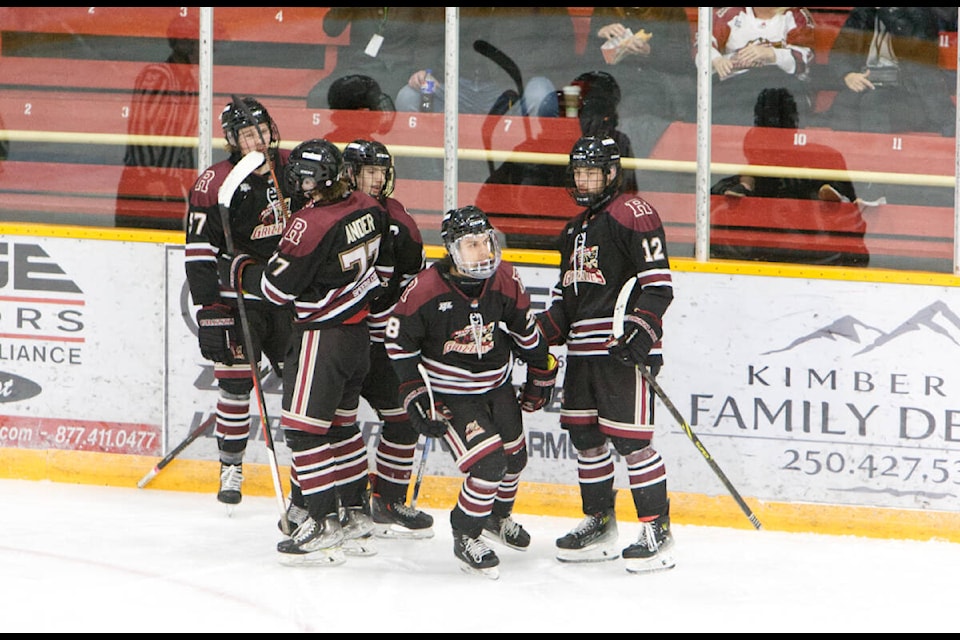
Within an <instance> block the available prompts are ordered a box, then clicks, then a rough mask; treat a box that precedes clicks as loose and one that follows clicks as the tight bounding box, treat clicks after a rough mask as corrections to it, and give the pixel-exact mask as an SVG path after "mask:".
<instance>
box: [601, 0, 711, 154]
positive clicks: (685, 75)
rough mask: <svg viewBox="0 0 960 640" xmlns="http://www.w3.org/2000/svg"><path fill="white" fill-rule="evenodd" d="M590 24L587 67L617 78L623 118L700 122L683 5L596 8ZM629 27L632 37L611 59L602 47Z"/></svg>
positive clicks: (695, 82)
mask: <svg viewBox="0 0 960 640" xmlns="http://www.w3.org/2000/svg"><path fill="white" fill-rule="evenodd" d="M590 24H591V31H593V33H594V34H595V35H596V38H591V40H590V42H589V43H588V44H587V50H586V52H585V53H584V60H585V64H586V67H587V68H588V69H602V70H604V71H606V72H608V73H610V74H611V75H612V76H613V77H614V78H616V80H617V82H618V83H619V85H620V87H621V88H622V89H623V116H624V118H626V117H630V116H629V115H628V114H630V115H632V114H644V115H646V116H649V117H654V118H661V119H663V120H666V121H674V120H682V121H684V122H695V121H696V109H697V77H696V66H695V64H694V58H693V44H692V43H693V37H692V32H691V29H690V22H689V21H688V20H687V12H686V10H685V9H684V8H683V7H594V9H593V16H592V18H591V21H590ZM627 30H629V31H630V32H631V33H633V34H634V36H633V37H632V38H628V39H626V40H625V41H624V42H623V43H622V44H621V45H620V47H619V56H616V55H615V56H612V59H614V60H616V61H615V62H610V61H609V60H608V59H607V58H606V57H605V56H604V54H603V51H602V50H601V47H602V46H603V45H605V44H607V43H610V44H613V42H614V41H616V40H617V39H619V38H622V37H623V36H624V35H625V34H626V33H627ZM648 34H649V39H647V38H646V36H647V35H648ZM638 36H639V37H638ZM617 58H619V59H617ZM584 135H586V134H584ZM622 151H623V149H621V152H622Z"/></svg>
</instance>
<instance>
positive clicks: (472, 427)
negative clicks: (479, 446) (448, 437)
mask: <svg viewBox="0 0 960 640" xmlns="http://www.w3.org/2000/svg"><path fill="white" fill-rule="evenodd" d="M463 430H464V440H465V441H467V442H470V441H471V440H473V439H474V438H476V437H477V436H482V435H483V433H484V432H483V427H481V426H480V423H478V422H477V421H476V420H471V421H470V422H469V423H467V426H466V427H464V428H463Z"/></svg>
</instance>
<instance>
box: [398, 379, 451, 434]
mask: <svg viewBox="0 0 960 640" xmlns="http://www.w3.org/2000/svg"><path fill="white" fill-rule="evenodd" d="M400 397H401V398H403V407H404V409H406V411H407V415H409V416H410V424H411V425H413V428H414V429H415V430H416V432H417V433H419V434H421V435H423V436H426V437H427V438H442V437H443V436H444V435H445V434H446V433H447V429H448V428H449V427H450V419H451V418H453V413H452V412H451V411H450V409H449V408H448V407H447V405H445V404H443V403H442V402H440V401H437V402H436V404H435V405H434V407H433V411H435V412H436V413H433V412H431V407H430V394H428V393H427V387H426V386H425V385H424V384H423V382H421V381H419V380H418V381H414V382H408V383H404V384H402V385H400ZM434 415H436V416H437V419H434V418H433V416H434Z"/></svg>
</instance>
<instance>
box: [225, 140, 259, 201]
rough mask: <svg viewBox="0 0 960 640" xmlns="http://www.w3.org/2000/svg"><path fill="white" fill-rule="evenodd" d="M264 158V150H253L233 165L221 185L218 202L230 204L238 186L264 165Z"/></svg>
mask: <svg viewBox="0 0 960 640" xmlns="http://www.w3.org/2000/svg"><path fill="white" fill-rule="evenodd" d="M264 160H266V156H264V155H263V153H262V152H260V151H251V152H250V153H248V154H247V155H245V156H243V157H242V158H240V162H238V163H237V164H235V165H233V169H231V170H230V173H228V174H227V177H226V179H225V180H224V181H223V184H222V185H220V190H219V191H217V202H219V203H220V206H222V207H229V206H230V201H231V200H233V194H234V193H235V192H236V191H237V187H239V186H240V183H241V182H243V181H244V180H245V179H246V177H247V176H248V175H250V174H251V173H253V172H254V170H255V169H256V168H257V167H259V166H260V165H262V164H263V162H264Z"/></svg>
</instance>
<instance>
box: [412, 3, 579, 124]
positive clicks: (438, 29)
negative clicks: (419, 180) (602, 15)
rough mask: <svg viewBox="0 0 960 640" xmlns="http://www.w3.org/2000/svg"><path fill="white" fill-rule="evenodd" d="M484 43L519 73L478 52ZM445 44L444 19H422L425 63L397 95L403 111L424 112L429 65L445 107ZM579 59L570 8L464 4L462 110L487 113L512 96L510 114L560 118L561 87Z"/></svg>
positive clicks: (439, 107)
mask: <svg viewBox="0 0 960 640" xmlns="http://www.w3.org/2000/svg"><path fill="white" fill-rule="evenodd" d="M478 41H485V42H488V43H490V44H492V45H493V46H494V47H496V49H499V50H500V51H501V52H502V53H503V54H504V55H505V62H506V63H507V65H509V66H512V67H513V68H515V69H516V72H518V73H519V77H512V76H511V74H510V72H509V71H508V69H506V68H505V65H502V64H498V62H497V61H495V60H492V59H491V58H490V57H489V56H485V55H481V54H480V53H478V52H477V51H476V49H475V48H474V45H475V43H477V42H478ZM443 45H444V37H443V20H440V21H439V23H437V24H434V23H432V22H430V23H422V24H421V30H420V35H419V37H418V38H417V51H418V52H420V58H419V62H417V63H416V64H415V65H413V66H411V69H416V71H414V72H413V73H412V75H409V80H408V82H407V84H406V86H404V87H403V88H401V89H400V91H399V93H398V94H397V99H396V104H397V111H419V110H420V87H421V86H423V85H424V84H425V82H426V70H427V69H430V70H431V71H432V72H433V76H434V77H435V78H436V79H437V81H438V84H437V89H436V94H435V96H434V104H433V111H435V112H442V111H443V109H444V89H443V79H444V47H443ZM574 57H575V38H574V31H573V20H572V19H571V17H570V14H569V13H568V12H567V8H566V7H460V85H459V98H460V104H459V108H460V109H459V110H460V112H461V113H469V114H487V113H490V112H491V111H492V110H493V108H494V105H497V106H498V108H499V107H500V104H498V102H499V103H502V102H503V101H504V100H506V101H508V102H509V105H508V108H507V110H506V112H507V113H510V114H512V115H520V114H522V115H537V116H545V117H556V116H557V115H559V107H558V102H557V95H556V92H557V87H559V86H562V84H563V83H565V81H566V80H567V79H568V78H569V77H570V75H571V70H572V69H571V67H572V66H573V65H572V63H571V60H573V59H574ZM408 73H409V72H408ZM518 85H520V86H518ZM520 91H522V93H523V95H522V101H521V100H520V98H521V96H520V95H518V93H519V92H520Z"/></svg>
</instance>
